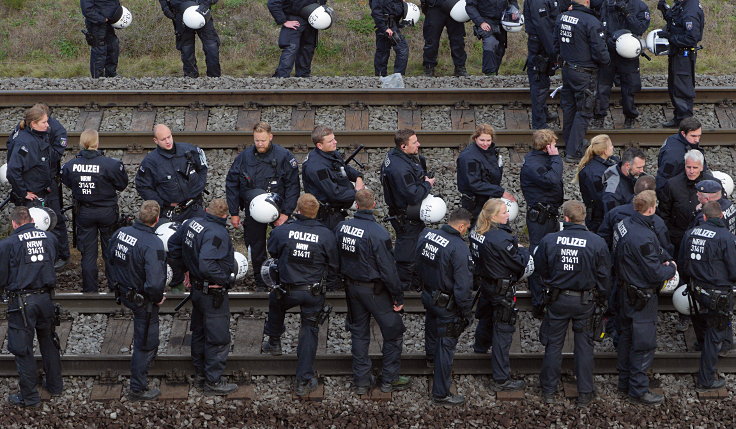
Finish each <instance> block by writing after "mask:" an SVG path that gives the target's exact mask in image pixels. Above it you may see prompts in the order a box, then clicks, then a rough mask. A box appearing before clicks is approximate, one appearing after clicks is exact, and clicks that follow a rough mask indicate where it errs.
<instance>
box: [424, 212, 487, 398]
mask: <svg viewBox="0 0 736 429" xmlns="http://www.w3.org/2000/svg"><path fill="white" fill-rule="evenodd" d="M470 218H471V214H470V212H469V211H467V210H465V209H463V208H460V209H457V210H455V211H453V212H452V213H450V216H449V218H448V219H447V225H442V227H441V228H440V229H429V228H425V229H424V231H422V234H421V236H420V237H419V242H418V243H417V248H416V261H417V272H418V273H419V276H420V277H421V280H422V284H423V285H424V291H423V292H422V304H424V308H425V309H426V313H425V315H424V323H425V326H424V348H425V352H426V354H427V360H428V363H429V364H433V365H434V381H433V383H432V402H433V403H435V404H438V405H462V404H463V403H465V398H464V397H463V396H462V395H453V394H452V393H451V392H450V384H451V383H452V379H451V375H452V359H453V356H454V355H455V347H456V346H457V339H458V338H460V335H461V334H462V333H463V331H464V330H465V328H467V327H468V326H469V325H470V323H471V322H472V320H473V314H472V310H473V308H472V307H473V298H472V296H471V293H472V292H471V290H472V287H473V276H472V271H471V270H472V264H473V260H472V259H471V256H470V251H469V249H468V246H467V245H466V244H465V241H464V240H463V236H464V235H465V233H467V232H468V230H469V229H470Z"/></svg>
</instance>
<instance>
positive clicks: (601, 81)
mask: <svg viewBox="0 0 736 429" xmlns="http://www.w3.org/2000/svg"><path fill="white" fill-rule="evenodd" d="M599 12H600V20H601V23H602V24H603V29H604V30H605V31H606V36H605V37H606V39H605V40H606V45H607V46H608V54H609V56H610V57H611V62H610V63H609V64H608V65H605V66H603V67H601V68H600V70H599V71H598V103H597V105H596V110H595V119H596V121H597V122H598V123H597V124H596V126H598V127H599V128H600V127H602V126H603V119H605V117H606V116H607V115H608V101H609V99H610V97H611V88H612V87H613V82H614V80H616V81H617V82H620V87H621V106H622V107H623V113H624V128H633V127H634V124H635V123H636V118H637V117H639V111H638V110H636V105H635V104H634V94H635V93H637V92H639V91H641V75H640V74H639V56H638V55H637V56H636V57H634V58H624V57H622V56H621V55H619V54H618V52H617V51H616V40H615V39H614V37H616V36H618V34H620V33H618V32H621V31H627V30H628V31H630V32H631V34H633V35H634V36H636V37H637V38H639V37H641V35H642V34H644V32H645V31H646V30H647V28H649V21H650V19H651V17H650V15H649V6H647V5H646V3H644V2H643V1H642V0H607V1H604V2H603V3H602V5H601V7H600V10H599ZM616 78H618V79H616Z"/></svg>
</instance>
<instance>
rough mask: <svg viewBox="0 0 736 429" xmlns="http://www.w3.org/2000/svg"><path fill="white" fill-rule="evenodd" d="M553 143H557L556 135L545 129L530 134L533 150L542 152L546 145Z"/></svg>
mask: <svg viewBox="0 0 736 429" xmlns="http://www.w3.org/2000/svg"><path fill="white" fill-rule="evenodd" d="M555 141H557V135H555V132H554V131H552V130H550V129H547V128H545V129H543V130H537V131H534V134H532V147H533V148H534V149H535V150H544V148H545V147H547V145H551V144H552V143H554V142H555Z"/></svg>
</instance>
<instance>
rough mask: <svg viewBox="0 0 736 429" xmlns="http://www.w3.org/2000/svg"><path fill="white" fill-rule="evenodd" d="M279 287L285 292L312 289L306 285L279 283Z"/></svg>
mask: <svg viewBox="0 0 736 429" xmlns="http://www.w3.org/2000/svg"><path fill="white" fill-rule="evenodd" d="M281 287H283V288H284V289H286V290H287V291H308V290H310V289H311V288H312V285H308V284H301V285H298V284H295V283H281Z"/></svg>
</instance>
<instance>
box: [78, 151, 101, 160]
mask: <svg viewBox="0 0 736 429" xmlns="http://www.w3.org/2000/svg"><path fill="white" fill-rule="evenodd" d="M100 155H102V152H100V151H99V150H89V149H82V150H80V151H79V157H80V158H84V159H92V158H97V157H98V156H100Z"/></svg>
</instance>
